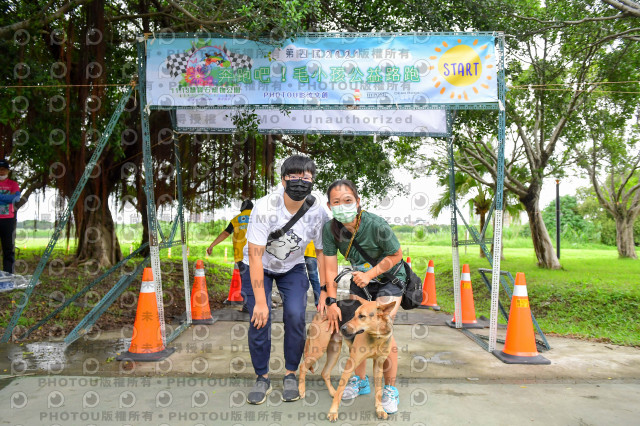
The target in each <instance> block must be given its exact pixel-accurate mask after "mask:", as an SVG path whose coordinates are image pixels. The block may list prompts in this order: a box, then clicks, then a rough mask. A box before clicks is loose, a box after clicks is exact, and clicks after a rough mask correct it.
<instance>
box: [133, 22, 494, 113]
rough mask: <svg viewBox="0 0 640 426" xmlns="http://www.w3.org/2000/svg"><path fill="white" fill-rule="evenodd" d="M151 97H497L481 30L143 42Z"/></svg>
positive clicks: (244, 101)
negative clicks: (279, 41) (276, 44)
mask: <svg viewBox="0 0 640 426" xmlns="http://www.w3.org/2000/svg"><path fill="white" fill-rule="evenodd" d="M145 43H146V87H147V89H146V90H147V92H146V93H147V103H148V104H149V105H151V106H165V107H171V106H183V107H197V106H208V107H224V106H242V105H274V106H278V105H298V106H300V107H302V108H306V109H310V108H321V107H323V106H335V108H336V109H341V108H347V107H352V106H357V105H374V106H379V107H381V108H384V107H387V108H389V107H392V106H394V105H407V104H409V105H415V106H420V105H427V104H474V103H486V102H493V103H495V102H497V100H498V96H497V66H496V64H497V60H496V48H495V37H494V36H493V35H487V34H481V35H478V34H466V33H462V34H456V35H433V34H429V33H416V34H414V35H394V34H383V35H375V34H343V35H340V34H339V33H335V34H333V33H331V34H326V33H325V34H307V35H302V36H300V37H299V38H296V39H294V40H293V41H291V40H287V41H285V42H284V45H282V46H279V47H274V44H270V43H269V42H256V41H251V40H246V39H240V38H207V39H202V38H180V37H172V38H166V37H164V38H157V39H156V38H154V39H148V40H146V42H145Z"/></svg>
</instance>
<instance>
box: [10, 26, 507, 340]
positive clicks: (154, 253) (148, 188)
mask: <svg viewBox="0 0 640 426" xmlns="http://www.w3.org/2000/svg"><path fill="white" fill-rule="evenodd" d="M459 34H465V35H492V36H494V37H495V39H496V41H497V43H496V52H497V54H498V55H499V62H498V102H495V103H480V104H466V103H456V104H429V105H425V106H422V107H423V108H425V109H434V108H438V109H445V110H447V125H448V126H447V130H448V134H446V135H436V136H438V137H443V136H444V137H447V138H448V151H449V166H450V182H451V189H450V198H451V205H452V208H451V244H452V261H453V285H454V300H455V312H456V317H457V318H461V317H462V315H461V305H460V288H459V285H460V265H459V253H458V247H459V245H460V243H461V242H459V241H458V235H457V234H458V233H457V215H458V213H459V210H458V208H457V205H456V200H455V186H454V185H453V183H454V173H455V168H454V163H453V138H452V137H451V133H450V125H451V124H452V122H453V117H452V114H451V111H453V110H466V109H470V110H498V156H497V168H498V173H497V179H496V180H497V184H496V194H495V215H496V216H495V222H496V225H495V228H494V240H493V243H494V249H495V250H494V254H493V261H491V260H489V257H487V259H488V260H489V262H490V264H491V267H492V283H491V321H490V330H489V343H488V347H485V349H487V350H488V351H490V352H491V351H493V350H494V349H495V344H496V333H497V315H498V296H499V284H500V272H501V271H500V253H501V246H502V214H503V189H504V144H505V125H506V117H505V91H506V85H505V75H504V71H505V70H504V33H501V32H466V33H461V32H450V33H378V34H373V35H372V34H367V36H377V37H384V36H396V35H414V36H425V37H428V36H430V35H459ZM184 35H185V36H189V37H198V36H205V35H206V36H207V37H211V36H212V34H210V33H194V34H184ZM362 35H363V34H361V33H341V34H329V33H307V34H305V36H306V37H312V38H323V37H336V36H338V37H345V38H348V37H360V36H362ZM152 36H153V37H154V38H160V39H163V38H169V37H171V38H175V37H176V36H179V35H177V34H173V33H171V34H153V35H152ZM146 41H147V36H144V37H138V39H137V54H138V73H139V74H138V75H139V80H138V88H139V96H140V116H141V125H142V133H143V141H142V147H143V164H144V173H145V188H144V189H145V194H146V195H147V217H148V228H149V249H150V256H149V258H147V259H145V260H144V261H143V262H142V264H145V263H146V262H147V261H149V260H150V262H151V267H152V270H153V277H154V281H155V286H156V299H157V302H158V314H159V318H160V321H161V334H162V339H163V343H164V344H165V345H166V344H168V343H169V342H171V341H172V340H173V339H175V337H177V336H178V335H179V334H180V333H181V332H182V331H183V330H184V329H185V328H186V327H188V326H189V325H190V324H191V315H190V309H187V321H186V322H185V323H184V324H183V325H182V326H181V327H179V328H178V329H176V330H174V332H173V333H172V334H171V335H170V336H169V337H167V336H166V330H165V328H166V325H165V321H164V304H163V300H162V275H161V269H160V257H159V250H160V249H161V248H167V247H170V246H171V245H175V243H177V242H174V241H173V235H174V232H175V229H176V226H175V225H176V224H175V223H174V226H173V229H172V232H171V238H170V239H169V241H162V242H160V241H159V240H158V233H159V226H158V221H157V213H156V209H155V206H156V204H155V199H154V196H153V194H154V191H153V163H152V155H151V141H150V139H151V135H150V130H149V115H150V113H151V110H162V109H164V110H173V111H175V107H169V108H167V107H166V106H158V105H148V104H147V102H146V54H145V53H146ZM131 90H132V88H129V90H128V91H127V93H126V94H125V96H123V99H122V100H121V101H120V104H119V105H118V108H116V112H115V113H114V115H113V116H112V118H111V120H110V122H109V124H108V125H107V129H106V131H105V133H104V134H103V135H102V136H101V140H100V142H99V144H98V147H97V149H96V150H95V151H94V154H93V156H92V158H91V160H90V161H89V163H88V164H87V168H86V170H85V172H84V174H83V176H82V178H81V181H80V183H79V184H78V187H77V188H76V190H75V192H74V195H73V196H72V199H71V200H70V203H69V206H68V207H67V211H66V212H65V215H64V217H63V220H61V221H60V222H59V225H58V228H56V231H55V232H54V235H53V236H52V239H51V241H50V242H49V245H48V246H47V249H46V250H45V254H44V256H43V257H42V259H41V260H40V263H39V264H38V267H37V268H36V272H35V273H34V275H33V277H32V280H31V282H30V284H29V287H28V288H27V290H26V291H25V296H26V300H27V301H28V298H29V296H30V295H31V293H32V291H33V287H34V286H35V283H36V282H37V279H38V278H39V276H40V274H41V273H42V270H43V269H44V266H45V264H46V262H47V261H48V258H49V256H50V254H51V251H52V250H53V247H54V246H55V243H56V242H57V239H58V237H59V235H60V232H61V231H62V228H63V227H64V225H65V224H66V222H67V220H68V218H69V215H70V210H71V209H72V208H73V206H74V205H75V203H76V202H77V199H78V197H79V195H80V192H81V191H82V189H83V188H84V184H85V183H86V181H87V179H88V177H89V174H90V172H91V170H92V169H93V167H94V166H95V163H96V161H97V158H98V157H99V156H100V154H101V153H102V149H103V148H104V146H105V145H106V140H107V139H108V137H109V135H110V133H111V132H112V130H113V127H114V126H115V121H117V119H118V118H119V116H120V114H121V113H122V110H123V108H124V103H125V102H126V99H128V97H129V95H130V94H131ZM280 107H281V106H280V105H256V108H271V109H273V108H280ZM336 107H338V108H344V109H347V108H348V106H344V105H342V106H336V105H321V106H313V105H288V106H287V108H291V109H294V108H303V109H329V108H331V109H336ZM181 108H183V107H181ZM194 108H198V109H203V108H204V109H215V108H216V107H214V106H211V107H201V106H200V107H194ZM224 108H229V106H224ZM360 108H362V109H395V108H402V109H408V108H416V106H414V105H384V106H376V105H371V106H360ZM172 121H173V123H174V124H175V115H174V113H172ZM180 130H183V131H188V130H192V129H187V128H185V129H180ZM177 143H178V142H177V138H176V133H174V151H175V153H176V172H177V174H178V175H177V178H176V179H177V181H176V182H177V187H178V205H179V206H178V212H177V217H176V220H177V221H179V223H180V232H181V240H180V243H181V244H182V257H183V269H184V280H185V299H186V304H187V308H188V307H189V304H190V298H189V291H188V288H189V268H188V261H187V257H186V252H187V249H186V241H185V237H186V236H185V230H184V212H183V203H182V202H183V199H182V186H181V183H182V182H181V176H180V173H179V171H180V168H181V164H180V158H179V155H178V154H179V152H178V145H177ZM461 216H462V215H461ZM463 220H464V218H463ZM488 222H489V221H487V223H488ZM464 224H465V226H466V227H467V228H469V229H470V231H471V233H472V235H474V240H475V241H474V243H479V244H480V245H481V246H482V247H483V250H484V251H485V252H486V253H488V250H487V249H486V245H485V244H484V231H485V230H483V231H482V234H481V235H482V238H480V239H479V238H476V237H477V232H475V230H474V229H473V228H471V227H469V225H468V224H467V223H466V221H464ZM160 235H161V236H162V233H160ZM462 243H463V244H468V243H469V242H468V241H466V242H462ZM141 249H142V247H140V248H139V250H141ZM138 268H140V266H138ZM112 269H113V268H112ZM130 279H133V278H132V276H131V275H130V276H125V277H123V278H121V280H119V281H118V283H117V284H116V286H114V288H113V289H112V290H113V292H110V293H108V294H107V296H105V298H104V299H103V301H101V302H100V304H99V305H100V306H99V307H98V306H97V307H96V308H97V309H98V310H99V309H103V308H104V310H106V308H105V305H107V303H112V300H115V298H114V294H115V292H117V291H118V289H121V288H126V285H124V283H125V282H128V281H129V280H130ZM96 281H98V280H96ZM92 284H94V283H92ZM92 284H90V286H91V285H92ZM77 296H79V295H77ZM116 297H117V296H116ZM74 300H75V299H74ZM110 301H111V302H110ZM25 305H26V302H25V304H23V305H22V306H20V307H19V309H18V310H17V311H16V312H15V313H14V316H13V318H12V320H11V323H10V324H9V327H7V329H6V330H5V333H4V335H3V337H2V340H1V342H6V341H8V340H9V338H10V337H11V335H12V332H13V328H14V327H15V325H16V323H17V321H18V319H19V317H20V315H21V313H22V311H23V309H24V306H25ZM99 314H101V312H97V311H96V312H94V311H92V312H91V313H90V314H89V315H87V317H86V318H85V319H86V320H87V321H84V319H83V324H82V326H83V327H80V324H79V327H76V330H74V334H73V336H69V338H70V340H74V339H75V338H77V337H79V336H80V335H81V334H82V333H83V330H86V327H85V326H86V325H87V324H88V323H90V322H91V321H92V320H93V321H95V319H97V317H99ZM96 315H97V316H96ZM45 321H46V319H45ZM461 327H462V324H461V321H458V322H457V323H456V328H461ZM463 331H465V330H464V329H463ZM22 337H25V336H22ZM474 340H479V339H475V338H474Z"/></svg>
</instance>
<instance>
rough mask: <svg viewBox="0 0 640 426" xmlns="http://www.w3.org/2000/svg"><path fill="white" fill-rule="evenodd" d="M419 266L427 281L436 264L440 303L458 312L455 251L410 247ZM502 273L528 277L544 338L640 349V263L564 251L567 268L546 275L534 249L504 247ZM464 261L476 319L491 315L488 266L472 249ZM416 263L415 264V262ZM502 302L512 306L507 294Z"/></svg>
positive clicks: (595, 252) (605, 252) (605, 253)
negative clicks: (485, 277) (483, 273)
mask: <svg viewBox="0 0 640 426" xmlns="http://www.w3.org/2000/svg"><path fill="white" fill-rule="evenodd" d="M407 248H408V249H409V254H410V255H412V256H411V257H412V258H415V259H418V261H417V265H416V267H415V269H416V272H418V274H419V275H420V276H424V273H425V268H424V266H423V265H424V264H425V263H426V262H425V260H424V259H433V260H434V264H435V271H436V292H437V299H438V304H439V305H440V306H441V307H442V309H443V310H445V311H448V312H453V286H452V265H451V248H450V247H442V246H440V247H424V246H417V245H407V246H406V247H405V248H404V249H405V251H406V249H407ZM504 254H505V260H503V261H502V262H501V266H500V267H501V269H502V270H503V271H509V272H511V274H512V275H513V276H514V277H515V274H516V272H524V273H525V276H526V281H527V289H528V293H529V298H530V302H531V307H532V310H533V313H534V315H535V316H536V319H537V320H538V322H539V324H540V326H541V328H542V330H543V331H544V332H545V333H555V334H558V335H571V336H575V337H586V338H594V339H598V340H602V341H610V342H612V343H616V344H622V345H634V346H640V314H639V312H640V286H639V285H638V284H639V283H640V261H637V260H629V259H619V258H618V252H617V251H616V249H615V248H609V249H601V248H599V249H564V250H563V251H562V252H561V258H560V261H561V263H562V266H563V269H561V270H555V271H552V270H547V269H542V268H539V267H538V266H537V265H536V258H535V254H534V251H533V249H531V248H505V251H504ZM460 262H461V263H468V264H469V266H470V268H471V281H472V284H473V288H474V300H475V305H476V314H477V315H478V316H479V315H485V316H487V317H488V316H489V310H490V297H491V296H490V293H489V291H488V289H487V288H486V286H485V285H484V283H483V281H482V279H481V277H480V273H479V272H478V268H488V267H489V262H488V261H487V260H486V259H483V258H480V257H479V256H478V248H477V247H475V246H470V247H468V249H467V254H466V255H465V254H464V248H461V249H460ZM414 264H415V262H414ZM501 301H502V302H503V304H505V306H508V303H509V301H508V300H507V298H506V296H505V295H504V292H501Z"/></svg>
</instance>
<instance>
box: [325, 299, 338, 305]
mask: <svg viewBox="0 0 640 426" xmlns="http://www.w3.org/2000/svg"><path fill="white" fill-rule="evenodd" d="M336 302H337V300H336V298H335V297H327V298H326V299H325V300H324V303H325V305H327V306H331V305H333V304H334V303H336Z"/></svg>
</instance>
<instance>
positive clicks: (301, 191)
mask: <svg viewBox="0 0 640 426" xmlns="http://www.w3.org/2000/svg"><path fill="white" fill-rule="evenodd" d="M285 185H286V186H285V188H284V192H285V193H286V194H287V195H288V196H289V197H290V198H291V199H292V200H293V201H302V200H304V199H305V198H307V195H309V194H311V188H313V182H305V181H303V180H299V181H298V182H291V181H290V180H285Z"/></svg>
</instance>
